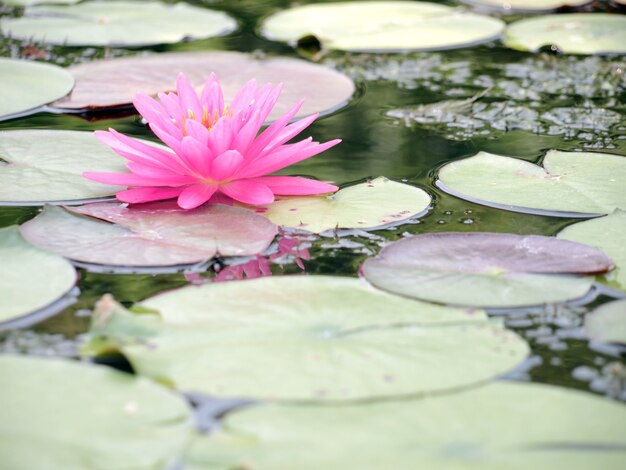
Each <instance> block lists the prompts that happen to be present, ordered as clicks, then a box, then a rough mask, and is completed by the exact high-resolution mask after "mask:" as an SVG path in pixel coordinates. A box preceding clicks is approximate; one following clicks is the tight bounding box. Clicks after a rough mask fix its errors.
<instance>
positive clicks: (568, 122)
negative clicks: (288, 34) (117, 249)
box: [0, 0, 626, 399]
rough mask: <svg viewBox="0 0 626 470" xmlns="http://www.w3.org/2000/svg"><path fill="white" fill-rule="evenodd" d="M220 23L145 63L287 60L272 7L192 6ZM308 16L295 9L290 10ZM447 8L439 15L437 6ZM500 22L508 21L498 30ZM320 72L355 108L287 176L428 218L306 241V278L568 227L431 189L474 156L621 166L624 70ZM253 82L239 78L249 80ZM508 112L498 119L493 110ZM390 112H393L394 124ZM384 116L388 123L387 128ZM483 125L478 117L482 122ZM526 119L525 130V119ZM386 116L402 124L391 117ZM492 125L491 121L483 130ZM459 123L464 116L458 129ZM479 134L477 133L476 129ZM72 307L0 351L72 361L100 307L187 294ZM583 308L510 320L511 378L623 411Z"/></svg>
mask: <svg viewBox="0 0 626 470" xmlns="http://www.w3.org/2000/svg"><path fill="white" fill-rule="evenodd" d="M189 3H194V4H201V5H206V6H210V7H211V8H216V9H222V10H224V11H227V12H229V13H231V14H232V15H233V16H234V17H235V18H237V19H238V21H239V23H240V29H239V30H238V31H237V32H235V33H233V34H232V35H230V36H228V37H225V38H216V39H210V40H202V41H193V42H189V43H183V44H178V45H172V46H159V47H154V48H151V49H148V50H152V51H158V52H166V51H167V52H169V51H190V50H198V51H199V50H211V49H226V50H237V51H250V52H252V51H254V52H259V53H264V54H268V55H272V54H282V55H286V56H293V57H300V56H299V55H298V53H297V52H296V51H294V50H293V49H292V48H290V47H289V46H287V45H284V44H280V43H274V42H270V41H267V40H264V39H262V38H261V37H260V36H258V35H257V34H256V30H255V28H256V25H257V24H258V20H259V18H261V17H263V16H265V15H267V14H270V13H271V12H273V11H275V10H276V9H279V8H285V7H288V6H290V5H291V4H292V1H291V0H284V1H280V0H275V1H269V0H268V1H253V0H244V1H228V0H224V1H193V0H189ZM299 3H308V2H299ZM442 3H448V4H453V3H452V2H442ZM506 20H507V21H508V20H509V18H506ZM24 46H25V43H20V42H15V41H7V40H4V42H2V40H0V54H2V55H4V56H10V55H13V56H16V57H17V56H19V55H20V54H21V53H23V51H24ZM42 49H43V50H44V52H45V54H46V60H49V61H51V62H54V63H58V64H60V65H69V64H71V63H73V62H77V61H82V60H91V59H92V58H100V57H105V56H117V55H126V54H135V53H140V52H141V51H145V50H146V48H142V50H141V51H139V50H121V49H114V50H103V49H97V48H60V47H54V48H52V47H43V46H42ZM317 59H319V60H320V62H321V63H326V64H327V65H329V66H332V67H335V68H337V69H338V70H342V71H344V72H346V73H348V74H349V75H351V76H352V77H353V78H354V79H355V80H356V82H357V85H358V93H357V95H356V97H355V99H354V101H353V102H352V103H351V104H350V105H349V106H347V107H346V108H344V109H342V110H340V111H339V112H337V113H335V114H333V115H331V116H328V117H324V118H322V119H320V120H319V121H317V122H316V123H315V124H314V125H313V126H311V128H310V134H311V135H313V136H314V137H315V139H316V140H320V141H326V140H330V139H333V138H336V137H340V138H342V139H343V143H342V144H341V145H339V146H337V147H335V148H333V149H331V150H330V151H328V152H326V153H325V154H324V155H322V156H319V157H315V158H312V159H310V160H307V161H305V162H302V163H300V164H298V165H296V166H294V167H290V168H289V169H288V170H287V172H286V173H289V174H302V175H310V176H313V177H315V178H319V179H324V180H333V181H335V182H337V183H339V184H341V185H343V184H348V183H351V182H355V181H359V180H362V179H364V178H368V177H376V176H381V175H384V176H387V177H389V178H392V179H396V180H403V181H407V182H408V183H410V184H414V185H417V186H419V187H421V188H423V189H425V190H426V191H428V192H429V193H430V194H431V195H432V196H433V206H434V207H433V209H432V210H431V211H430V213H429V214H427V215H426V216H425V217H423V218H421V219H420V220H419V221H414V222H413V223H409V224H405V225H402V226H399V227H396V228H393V229H387V230H380V231H377V232H372V234H373V235H374V237H369V238H367V237H364V236H360V235H359V234H355V235H348V236H345V237H342V238H333V237H330V238H319V239H317V240H316V241H314V242H313V245H312V247H311V249H310V251H311V255H312V259H311V260H309V261H305V265H306V271H307V272H308V273H312V274H313V273H314V274H334V275H342V276H356V275H357V270H358V267H359V265H360V264H361V263H362V262H363V261H364V259H365V258H366V257H367V256H368V255H371V254H372V253H375V252H377V251H378V250H379V249H380V245H381V244H382V243H384V242H385V241H392V240H395V239H398V238H400V237H402V236H403V234H406V233H415V234H417V233H424V232H435V231H494V232H508V233H516V234H541V235H554V234H556V233H557V232H558V231H559V230H560V229H561V228H563V227H565V226H567V225H569V224H571V223H573V222H576V220H574V219H567V218H556V217H543V216H535V215H526V214H519V213H513V212H507V211H502V210H497V209H490V208H487V207H483V206H480V205H476V204H472V203H469V202H465V201H462V200H460V199H457V198H454V197H452V196H449V195H446V194H443V193H442V192H441V191H439V190H438V189H437V188H436V187H435V186H434V178H435V174H436V171H437V169H438V168H439V167H440V166H441V165H443V164H445V163H447V162H450V161H453V160H457V159H459V158H463V157H466V156H470V155H473V154H474V153H476V152H478V151H481V150H484V151H488V152H492V153H498V154H502V155H511V156H519V157H523V158H525V159H528V160H530V161H533V162H536V161H538V160H539V159H540V158H541V157H542V156H543V154H544V152H545V151H546V150H548V149H552V148H555V149H561V150H573V149H588V150H598V151H602V152H608V153H616V154H621V155H626V140H625V138H626V104H625V98H626V82H625V81H624V74H625V70H626V66H625V63H624V62H626V61H625V60H623V58H621V59H620V58H598V57H587V58H585V57H565V56H563V57H555V56H549V55H533V54H527V53H521V52H516V51H511V50H507V49H505V48H504V47H502V46H501V45H500V44H499V43H493V44H489V45H485V46H479V47H474V48H471V49H464V50H458V51H449V52H440V53H419V54H407V55H369V54H344V53H332V54H329V55H326V56H324V57H321V58H319V57H318V58H317ZM251 78H252V77H251ZM487 88H489V89H490V91H489V93H488V94H487V96H485V97H484V98H481V99H480V100H479V101H477V102H476V103H474V104H470V107H471V106H474V108H472V109H471V112H469V115H470V117H471V115H472V114H476V113H483V114H485V115H486V116H487V118H485V119H483V121H482V123H481V122H478V123H477V121H471V120H470V121H468V120H467V119H465V118H463V117H461V118H459V120H457V121H455V122H452V123H424V122H422V123H416V122H413V121H411V119H409V118H406V113H405V114H402V113H401V114H398V113H397V110H398V109H405V110H406V108H410V107H415V106H418V105H420V104H427V103H433V102H437V101H443V100H463V99H467V98H470V97H472V96H474V95H475V94H476V93H479V92H481V91H483V90H485V89H487ZM500 105H502V106H505V108H506V109H509V110H511V109H513V110H514V111H515V112H513V113H512V114H511V115H508V116H503V115H502V113H498V109H500V108H498V106H500ZM393 110H396V111H393ZM392 111H393V113H392V114H393V115H394V116H396V117H390V116H388V113H389V112H392ZM490 113H491V114H490ZM527 113H531V114H530V115H532V116H538V117H535V118H527V117H525V116H526V115H527ZM398 115H400V116H404V117H397V116H398ZM490 116H491V118H490ZM466 117H467V116H466ZM479 121H480V120H479ZM108 127H114V128H115V129H117V130H118V131H120V132H123V133H126V134H130V135H133V136H137V137H142V138H148V139H154V136H153V135H152V134H151V133H150V132H149V131H148V130H147V129H146V128H145V127H144V126H143V125H142V123H141V121H140V120H139V119H138V117H137V116H131V117H123V118H118V119H104V120H99V121H87V120H83V119H81V118H79V117H75V116H64V115H54V114H49V113H40V114H37V115H33V116H30V117H26V118H21V119H15V120H11V121H5V122H1V123H0V129H27V128H48V129H74V130H97V129H107V128H108ZM38 211H39V209H38V208H15V207H9V208H0V226H7V225H11V224H14V223H22V222H24V221H26V220H28V219H30V218H32V217H33V216H35V215H36V214H37V213H38ZM273 269H274V272H275V273H281V272H283V273H297V272H300V269H299V268H298V267H297V266H295V265H294V264H289V265H286V266H282V267H281V266H274V267H273ZM80 275H81V279H80V282H79V284H78V287H79V288H80V291H81V295H80V298H79V301H78V302H77V303H76V304H75V305H73V306H72V307H70V308H68V309H66V310H65V311H64V312H62V313H61V314H60V315H58V316H56V317H54V318H52V319H49V320H47V321H45V322H43V323H41V324H39V325H37V326H36V327H34V328H32V330H26V331H19V332H9V333H6V334H5V335H4V340H3V342H2V343H0V351H2V350H4V351H16V350H19V351H23V352H28V353H32V354H53V355H56V354H58V355H69V356H71V355H73V354H75V350H76V345H77V344H78V343H79V342H80V335H81V334H82V333H84V332H85V330H86V328H87V326H88V309H90V308H92V307H93V304H94V302H95V301H96V300H97V299H98V298H99V297H100V296H101V295H102V294H104V293H106V292H111V293H113V294H114V296H115V297H116V298H117V299H118V300H119V301H121V302H123V303H125V304H131V303H133V302H136V301H138V300H141V299H143V298H146V297H149V296H151V295H153V294H155V293H158V292H161V291H163V290H167V289H172V288H175V287H179V286H182V285H185V284H187V283H188V281H187V280H186V279H185V277H184V276H183V274H168V275H157V276H150V275H126V274H124V275H120V274H94V273H88V272H84V271H81V273H80ZM607 300H609V298H608V297H605V296H599V297H598V298H597V299H596V300H594V301H593V302H591V303H590V304H587V305H584V306H579V305H549V306H546V307H542V308H534V309H520V310H517V311H511V312H509V313H508V314H507V316H506V322H507V325H508V326H509V327H511V328H513V329H514V330H516V331H517V332H518V333H519V334H521V335H522V336H524V337H525V338H527V339H528V341H529V342H530V344H531V346H532V350H533V351H532V357H531V358H530V359H529V361H527V363H526V364H525V365H524V367H523V368H522V369H520V370H519V371H516V372H515V373H514V374H512V377H514V378H519V379H529V380H532V381H537V382H546V383H551V384H559V385H564V386H568V387H574V388H582V389H591V390H593V391H595V392H598V393H605V394H609V395H611V396H616V397H617V396H620V395H621V398H622V399H625V398H626V394H625V393H624V382H625V380H626V371H625V368H624V363H623V361H622V360H621V359H620V356H619V351H618V350H616V349H614V348H611V347H607V346H600V345H593V344H592V345H589V344H588V341H587V340H585V339H583V338H582V334H581V329H580V327H581V324H582V320H583V317H584V315H585V313H586V312H587V311H589V310H590V309H592V308H594V307H595V306H597V305H599V304H600V303H603V302H605V301H607Z"/></svg>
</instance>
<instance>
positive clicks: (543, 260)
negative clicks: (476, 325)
mask: <svg viewBox="0 0 626 470" xmlns="http://www.w3.org/2000/svg"><path fill="white" fill-rule="evenodd" d="M611 268H612V262H611V259H610V258H608V257H607V256H606V255H605V254H604V253H602V252H601V251H599V250H597V249H595V248H592V247H590V246H586V245H581V244H579V243H574V242H566V241H565V240H558V239H556V238H553V237H541V236H535V235H530V236H521V235H509V234H499V233H481V232H474V233H432V234H424V235H417V236H414V237H408V238H405V239H402V240H400V241H397V242H395V243H391V244H390V245H387V246H386V247H385V248H383V249H382V250H381V252H380V253H379V254H378V255H377V256H376V257H374V258H370V259H368V260H366V261H365V263H364V264H363V267H362V271H363V275H364V276H365V278H366V279H367V280H368V281H369V282H371V283H372V284H373V285H375V286H376V287H379V288H381V289H385V290H388V291H390V292H393V293H395V294H401V295H405V296H408V297H413V298H418V299H422V300H428V301H432V302H440V303H446V304H453V305H476V306H484V307H520V306H526V305H537V304H543V303H552V302H563V301H566V300H570V299H575V298H578V297H581V296H583V295H584V294H585V293H587V291H588V290H589V288H590V287H591V284H592V283H593V278H589V277H574V276H568V275H567V274H595V273H601V272H606V271H608V270H609V269H611ZM559 274H565V275H559Z"/></svg>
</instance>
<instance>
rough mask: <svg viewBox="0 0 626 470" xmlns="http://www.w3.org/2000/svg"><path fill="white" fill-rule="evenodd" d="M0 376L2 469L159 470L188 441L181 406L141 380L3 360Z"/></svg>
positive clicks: (187, 419) (51, 363) (59, 364)
mask: <svg viewBox="0 0 626 470" xmlns="http://www.w3.org/2000/svg"><path fill="white" fill-rule="evenodd" d="M0 375H2V380H3V383H4V386H3V387H2V388H1V389H0V415H2V420H1V421H0V467H2V468H6V469H15V470H17V469H28V470H49V469H52V468H55V469H63V470H102V469H107V470H129V469H133V470H164V469H165V468H173V467H171V465H173V464H174V463H176V462H178V461H179V459H180V454H181V453H182V451H183V450H184V447H185V446H186V443H187V440H188V439H189V437H190V431H191V429H192V426H193V420H192V416H191V412H190V410H189V408H188V407H187V404H186V403H185V401H184V400H183V399H182V398H180V397H178V396H176V395H174V394H173V393H171V392H170V391H168V390H166V389H164V388H162V387H160V386H158V385H156V384H154V383H153V382H151V381H149V380H146V379H143V378H137V377H135V376H132V375H129V374H125V373H122V372H118V371H115V370H113V369H110V368H108V367H103V366H90V365H87V364H80V363H77V362H74V361H61V360H57V359H36V358H33V357H25V356H8V355H2V356H0Z"/></svg>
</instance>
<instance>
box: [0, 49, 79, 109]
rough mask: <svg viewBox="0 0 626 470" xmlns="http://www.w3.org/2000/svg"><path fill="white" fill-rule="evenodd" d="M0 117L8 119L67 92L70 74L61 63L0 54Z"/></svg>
mask: <svg viewBox="0 0 626 470" xmlns="http://www.w3.org/2000/svg"><path fill="white" fill-rule="evenodd" d="M0 69H2V74H1V75H0V120H3V119H10V118H12V117H15V116H16V115H19V114H21V113H24V112H26V111H31V110H33V109H36V108H39V107H40V106H43V105H44V104H47V103H50V102H52V101H54V100H57V99H59V98H61V97H63V96H65V95H67V94H68V93H69V92H70V90H71V89H72V87H73V86H74V78H73V77H72V75H71V74H70V73H68V72H67V71H66V70H64V69H62V68H61V67H57V66H56V65H50V64H42V63H39V62H29V61H26V60H12V59H4V58H0Z"/></svg>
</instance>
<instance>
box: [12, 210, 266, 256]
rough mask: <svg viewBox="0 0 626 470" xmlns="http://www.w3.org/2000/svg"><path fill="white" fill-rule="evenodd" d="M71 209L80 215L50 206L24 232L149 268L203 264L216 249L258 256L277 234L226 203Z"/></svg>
mask: <svg viewBox="0 0 626 470" xmlns="http://www.w3.org/2000/svg"><path fill="white" fill-rule="evenodd" d="M71 211H72V212H74V213H75V214H77V215H73V214H71V213H70V212H68V211H67V210H64V209H62V208H60V207H55V206H46V207H45V208H44V211H43V212H42V213H41V214H40V215H38V216H37V217H35V218H34V219H31V220H29V221H28V222H26V223H25V224H23V225H22V226H21V227H20V230H21V232H22V235H23V236H24V237H25V238H26V239H27V240H28V241H29V242H31V243H32V244H33V245H35V246H38V247H40V248H42V249H45V250H48V251H51V252H53V253H56V254H58V255H61V256H65V257H66V258H70V259H71V260H74V261H78V262H82V263H90V264H96V265H104V266H121V267H131V266H134V267H146V268H148V267H163V266H179V265H185V264H193V263H199V262H202V261H206V260H209V259H211V258H213V257H215V256H217V255H218V254H219V255H221V256H249V255H256V254H257V253H260V252H262V251H263V250H265V249H266V248H267V247H268V246H269V244H270V243H271V242H272V240H273V239H274V237H275V235H276V233H277V227H276V226H275V225H274V224H272V223H271V222H270V221H268V220H267V219H265V218H263V217H261V216H259V215H257V214H254V213H253V212H250V211H248V210H245V209H239V208H236V207H229V206H222V205H205V206H202V207H199V208H197V209H193V210H184V209H180V208H179V207H178V206H177V205H176V204H175V203H174V202H171V201H169V202H164V203H149V204H136V205H132V206H127V205H125V204H118V203H98V204H88V205H85V206H81V207H77V208H73V209H71ZM84 216H88V217H84ZM98 219H99V220H98Z"/></svg>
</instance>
